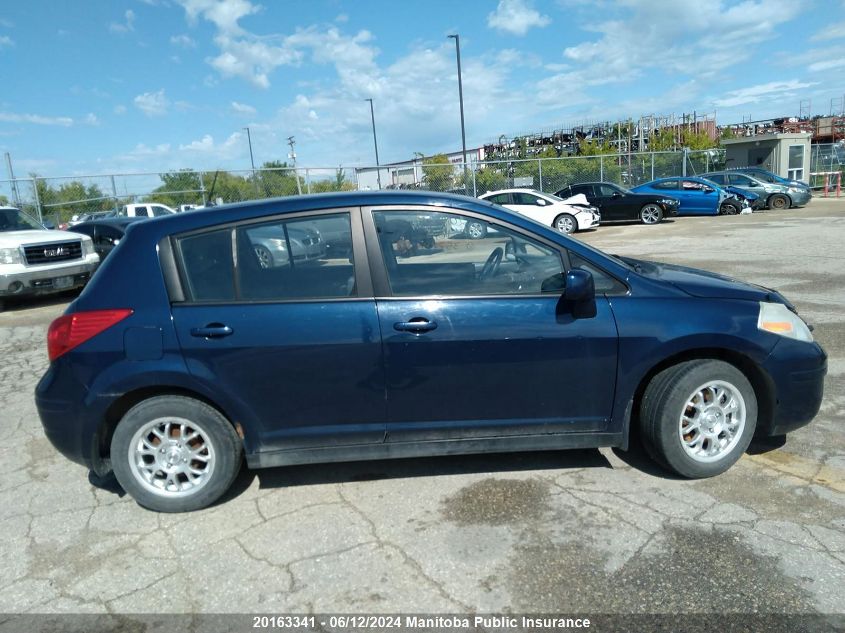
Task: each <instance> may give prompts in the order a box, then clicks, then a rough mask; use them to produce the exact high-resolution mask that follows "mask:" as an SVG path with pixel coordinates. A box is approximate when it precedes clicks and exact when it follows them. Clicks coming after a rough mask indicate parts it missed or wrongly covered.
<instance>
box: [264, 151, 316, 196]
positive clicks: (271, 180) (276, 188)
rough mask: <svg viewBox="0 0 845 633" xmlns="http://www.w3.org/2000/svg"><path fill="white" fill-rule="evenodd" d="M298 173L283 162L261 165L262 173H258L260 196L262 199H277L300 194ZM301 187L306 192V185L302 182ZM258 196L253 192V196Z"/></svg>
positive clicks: (270, 162)
mask: <svg viewBox="0 0 845 633" xmlns="http://www.w3.org/2000/svg"><path fill="white" fill-rule="evenodd" d="M297 177H298V176H296V172H295V171H294V170H293V169H292V168H291V167H290V166H289V165H288V164H287V163H284V162H281V161H277V160H274V161H268V162H266V163H264V164H263V165H261V171H259V172H258V173H256V179H257V181H258V191H259V193H258V195H259V196H260V197H262V198H276V197H278V196H295V195H297V194H298V193H299V189H298V188H297V186H296V181H297ZM299 187H300V188H301V189H302V190H303V191H305V184H304V183H303V182H302V181H301V179H300V183H299ZM254 195H256V194H255V193H254V192H253V196H254Z"/></svg>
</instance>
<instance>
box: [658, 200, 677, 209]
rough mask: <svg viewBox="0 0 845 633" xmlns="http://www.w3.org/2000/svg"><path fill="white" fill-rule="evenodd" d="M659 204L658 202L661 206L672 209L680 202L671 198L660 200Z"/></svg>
mask: <svg viewBox="0 0 845 633" xmlns="http://www.w3.org/2000/svg"><path fill="white" fill-rule="evenodd" d="M657 202H658V203H659V204H662V205H665V206H667V207H672V206H674V205H676V204H678V201H677V200H674V199H670V198H661V199H660V200H658V201H657Z"/></svg>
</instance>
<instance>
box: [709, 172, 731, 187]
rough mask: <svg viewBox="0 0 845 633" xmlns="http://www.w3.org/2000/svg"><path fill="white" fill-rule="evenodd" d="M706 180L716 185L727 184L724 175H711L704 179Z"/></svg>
mask: <svg viewBox="0 0 845 633" xmlns="http://www.w3.org/2000/svg"><path fill="white" fill-rule="evenodd" d="M706 178H707V180H710V181H712V182H715V183H716V184H717V185H724V184H726V182H727V178H726V177H725V175H724V174H712V175H710V176H707V177H706Z"/></svg>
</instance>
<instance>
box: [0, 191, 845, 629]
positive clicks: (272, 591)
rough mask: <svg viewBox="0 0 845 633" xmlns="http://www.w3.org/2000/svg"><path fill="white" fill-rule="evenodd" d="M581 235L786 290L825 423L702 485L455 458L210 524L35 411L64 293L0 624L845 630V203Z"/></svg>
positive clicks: (260, 485) (583, 458)
mask: <svg viewBox="0 0 845 633" xmlns="http://www.w3.org/2000/svg"><path fill="white" fill-rule="evenodd" d="M579 238H580V239H583V240H584V241H586V242H589V243H591V244H594V245H596V246H598V247H600V248H602V249H604V250H606V251H607V252H611V253H619V254H626V255H631V256H636V257H643V258H646V259H655V260H662V261H669V262H675V263H681V264H688V265H693V266H699V267H702V268H707V269H709V270H713V271H717V272H721V273H725V274H729V275H732V276H736V277H739V278H742V279H746V280H749V281H752V282H756V283H760V284H763V285H767V286H770V287H774V288H777V289H778V290H781V291H783V292H784V294H785V295H786V296H787V297H789V298H790V299H791V300H793V301H794V302H795V303H796V305H797V306H798V308H799V310H800V312H801V313H802V315H803V316H804V317H805V318H807V319H808V320H809V321H810V322H812V323H813V324H814V325H815V326H816V330H815V335H816V337H817V339H818V340H820V342H821V343H822V344H823V345H824V346H825V348H826V350H827V352H828V354H829V355H830V360H829V375H828V378H827V384H826V393H825V400H824V403H823V405H822V409H821V412H820V414H819V416H818V418H817V419H816V421H815V422H814V423H813V424H812V425H810V426H809V427H806V428H804V429H801V430H799V431H797V432H795V433H793V434H791V435H790V436H789V438H788V440H787V442H786V444H785V445H784V446H781V447H778V448H772V447H768V446H761V445H754V446H753V447H752V450H751V451H750V454H747V455H746V456H744V457H743V458H742V459H741V460H740V462H739V463H738V464H737V465H736V466H735V467H734V468H733V469H732V470H730V471H729V472H728V473H726V474H725V475H722V476H720V477H717V478H715V479H710V480H703V481H684V480H679V479H675V478H673V477H671V476H669V475H667V474H666V473H665V472H663V471H661V470H660V469H659V468H657V467H656V466H654V465H653V464H651V463H650V462H649V461H648V460H647V458H645V457H644V456H643V453H642V451H640V450H636V449H635V450H632V451H631V452H630V453H624V452H622V451H616V450H605V449H602V450H593V451H568V452H549V453H536V454H524V453H521V454H508V455H487V456H468V457H441V458H432V459H411V460H396V461H379V462H362V463H355V464H326V465H313V466H298V467H289V468H279V469H272V470H266V471H255V472H247V471H243V472H242V473H241V475H240V477H239V479H238V480H237V482H236V484H235V487H234V489H233V491H232V492H231V494H229V495H228V496H227V497H226V499H225V500H224V501H223V502H222V503H221V504H218V505H216V506H215V507H213V508H210V509H208V510H205V511H201V512H195V513H192V514H183V515H164V514H155V513H152V512H149V511H147V510H144V509H142V508H140V507H139V506H137V505H136V504H135V503H134V502H133V501H132V500H131V499H130V498H129V497H128V496H125V495H123V494H122V491H120V490H119V489H117V488H98V487H95V486H93V485H92V484H91V483H89V481H88V478H87V473H86V472H85V470H84V469H83V468H81V467H79V466H76V465H74V464H71V463H70V462H68V461H67V460H65V459H64V458H62V457H61V456H60V455H59V454H58V453H56V452H55V451H54V450H53V448H52V446H51V445H50V444H49V442H48V441H47V440H46V439H45V437H44V434H43V431H42V429H41V425H40V422H39V420H38V417H37V414H36V411H35V406H34V403H33V396H32V393H33V389H34V386H35V383H36V382H37V380H38V379H39V378H40V376H41V374H42V373H43V371H44V369H45V368H46V365H47V355H46V350H45V333H46V327H47V325H48V324H49V322H50V320H51V319H52V318H54V317H55V316H57V315H58V314H60V313H61V311H62V310H63V309H64V307H65V306H66V302H67V301H68V297H58V298H51V299H40V300H37V301H34V302H30V303H27V304H24V303H20V304H13V305H11V306H9V308H8V310H7V312H5V313H3V314H0V354H2V358H3V364H2V367H0V403H2V406H0V429H2V434H0V531H2V534H3V535H4V536H5V538H4V539H2V540H0V561H3V566H4V573H3V574H0V614H2V613H7V614H8V613H54V614H69V613H128V614H132V613H150V612H158V613H227V612H231V613H253V612H254V613H297V612H298V613H302V612H315V613H320V612H323V613H326V612H340V613H344V612H345V613H368V612H369V613H372V612H378V613H402V612H405V613H407V612H422V613H469V612H479V613H505V612H513V613H520V612H541V613H571V614H573V613H574V614H577V613H590V612H591V613H700V612H716V613H749V612H760V613H812V614H814V613H821V614H842V612H843V611H845V607H843V605H845V433H843V428H842V423H843V418H845V273H843V272H842V271H843V269H845V266H843V264H845V254H843V251H842V250H841V244H842V243H845V200H843V201H824V200H818V199H817V200H814V201H813V202H812V203H811V204H810V205H809V206H808V207H807V208H805V209H794V210H791V211H785V212H767V213H760V214H754V215H753V216H736V217H724V218H682V219H678V220H676V221H674V222H668V223H664V224H662V225H659V226H655V227H645V226H639V225H628V226H611V227H602V228H601V229H599V230H598V231H594V232H590V233H586V234H581V235H579ZM0 620H2V618H0ZM0 630H2V623H0Z"/></svg>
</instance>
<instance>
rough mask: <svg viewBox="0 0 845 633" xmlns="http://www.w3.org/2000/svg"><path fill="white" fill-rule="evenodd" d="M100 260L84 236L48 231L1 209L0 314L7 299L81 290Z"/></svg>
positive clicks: (16, 212) (17, 213) (20, 214)
mask: <svg viewBox="0 0 845 633" xmlns="http://www.w3.org/2000/svg"><path fill="white" fill-rule="evenodd" d="M99 263H100V257H99V256H98V255H97V253H95V252H94V243H93V242H92V241H91V238H90V237H88V236H87V235H80V234H78V233H68V232H66V231H51V230H48V229H46V228H44V226H43V225H42V224H41V223H39V222H38V221H37V220H35V219H34V218H31V217H29V216H28V215H26V214H25V213H23V212H21V211H20V210H19V209H15V208H14V207H0V310H2V308H3V299H4V298H5V297H10V296H22V295H32V294H42V293H48V292H60V291H62V290H69V289H71V288H78V287H80V286H84V285H85V284H86V283H87V282H88V280H89V279H90V278H91V275H92V274H93V273H94V271H95V270H96V269H97V265H98V264H99Z"/></svg>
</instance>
